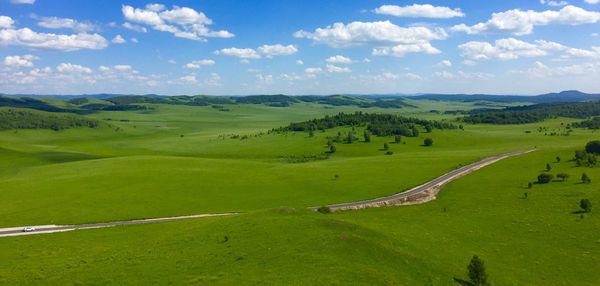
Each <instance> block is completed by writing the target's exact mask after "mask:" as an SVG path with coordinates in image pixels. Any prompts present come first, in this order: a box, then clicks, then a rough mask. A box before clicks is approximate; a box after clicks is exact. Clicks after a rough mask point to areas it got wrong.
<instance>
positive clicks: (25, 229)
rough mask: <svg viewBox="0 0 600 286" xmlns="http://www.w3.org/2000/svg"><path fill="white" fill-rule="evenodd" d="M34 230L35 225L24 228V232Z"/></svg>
mask: <svg viewBox="0 0 600 286" xmlns="http://www.w3.org/2000/svg"><path fill="white" fill-rule="evenodd" d="M32 231H35V228H33V227H31V226H28V227H26V228H23V232H32Z"/></svg>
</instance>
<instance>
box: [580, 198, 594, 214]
mask: <svg viewBox="0 0 600 286" xmlns="http://www.w3.org/2000/svg"><path fill="white" fill-rule="evenodd" d="M579 207H580V208H581V209H582V210H583V211H584V212H586V213H589V212H591V211H592V202H590V200H588V199H582V200H581V201H579Z"/></svg>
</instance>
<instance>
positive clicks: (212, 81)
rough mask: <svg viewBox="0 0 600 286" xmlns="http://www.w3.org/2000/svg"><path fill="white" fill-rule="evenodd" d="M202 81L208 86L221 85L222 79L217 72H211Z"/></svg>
mask: <svg viewBox="0 0 600 286" xmlns="http://www.w3.org/2000/svg"><path fill="white" fill-rule="evenodd" d="M202 83H203V84H204V85H208V86H221V85H223V79H222V78H221V76H220V75H219V74H218V73H214V72H213V73H211V74H210V77H209V78H207V79H205V80H204V81H203V82H202Z"/></svg>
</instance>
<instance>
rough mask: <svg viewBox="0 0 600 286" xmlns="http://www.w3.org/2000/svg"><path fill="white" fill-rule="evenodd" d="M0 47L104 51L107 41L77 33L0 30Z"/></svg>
mask: <svg viewBox="0 0 600 286" xmlns="http://www.w3.org/2000/svg"><path fill="white" fill-rule="evenodd" d="M0 45H14V46H24V47H30V48H44V49H53V50H62V51H76V50H81V49H92V50H100V49H104V48H106V47H107V46H108V41H107V40H106V39H105V38H104V37H102V36H101V35H99V34H88V33H79V34H72V35H63V34H53V33H38V32H35V31H32V30H31V29H29V28H23V29H14V28H6V29H1V30H0Z"/></svg>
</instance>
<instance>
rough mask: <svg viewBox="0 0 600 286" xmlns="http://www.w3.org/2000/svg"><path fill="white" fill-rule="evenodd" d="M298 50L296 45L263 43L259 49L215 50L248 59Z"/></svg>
mask: <svg viewBox="0 0 600 286" xmlns="http://www.w3.org/2000/svg"><path fill="white" fill-rule="evenodd" d="M297 52H298V48H296V46H294V45H287V46H284V45H281V44H276V45H262V46H260V47H258V48H257V49H252V48H226V49H221V50H217V51H215V54H217V55H225V56H231V57H237V58H240V59H242V60H245V61H247V60H248V59H260V58H261V57H262V56H265V57H267V58H272V57H274V56H288V55H293V54H295V53H297Z"/></svg>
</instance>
